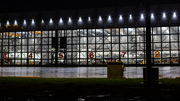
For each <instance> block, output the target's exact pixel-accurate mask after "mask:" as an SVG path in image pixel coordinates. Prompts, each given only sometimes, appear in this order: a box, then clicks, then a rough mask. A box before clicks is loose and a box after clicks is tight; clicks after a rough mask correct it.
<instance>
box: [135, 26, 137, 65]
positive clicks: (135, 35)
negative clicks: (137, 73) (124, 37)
mask: <svg viewBox="0 0 180 101" xmlns="http://www.w3.org/2000/svg"><path fill="white" fill-rule="evenodd" d="M136 29H137V28H135V46H136V52H135V53H136V55H135V56H136V64H135V65H137V39H136V38H137V35H136Z"/></svg>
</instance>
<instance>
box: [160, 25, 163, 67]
mask: <svg viewBox="0 0 180 101" xmlns="http://www.w3.org/2000/svg"><path fill="white" fill-rule="evenodd" d="M160 30H161V54H160V56H162V43H163V42H162V36H163V33H162V27H161V28H160ZM161 59H162V58H161ZM161 64H162V63H161Z"/></svg>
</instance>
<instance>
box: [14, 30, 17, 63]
mask: <svg viewBox="0 0 180 101" xmlns="http://www.w3.org/2000/svg"><path fill="white" fill-rule="evenodd" d="M16 34H17V32H15V35H16ZM16 53H17V52H16V37H15V39H14V65H15V63H16V62H15V58H16Z"/></svg>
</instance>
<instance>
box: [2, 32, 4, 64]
mask: <svg viewBox="0 0 180 101" xmlns="http://www.w3.org/2000/svg"><path fill="white" fill-rule="evenodd" d="M3 34H4V32H2V37H1V38H2V39H1V40H2V42H1V47H2V48H1V57H3V53H4V51H3ZM2 65H3V59H1V66H2Z"/></svg>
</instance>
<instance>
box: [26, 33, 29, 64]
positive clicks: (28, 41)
mask: <svg viewBox="0 0 180 101" xmlns="http://www.w3.org/2000/svg"><path fill="white" fill-rule="evenodd" d="M26 47H27V65H28V66H29V61H28V60H29V57H28V53H29V31H28V32H27V45H26Z"/></svg>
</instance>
